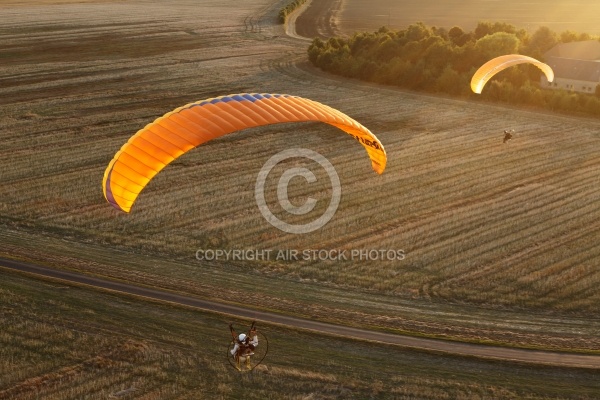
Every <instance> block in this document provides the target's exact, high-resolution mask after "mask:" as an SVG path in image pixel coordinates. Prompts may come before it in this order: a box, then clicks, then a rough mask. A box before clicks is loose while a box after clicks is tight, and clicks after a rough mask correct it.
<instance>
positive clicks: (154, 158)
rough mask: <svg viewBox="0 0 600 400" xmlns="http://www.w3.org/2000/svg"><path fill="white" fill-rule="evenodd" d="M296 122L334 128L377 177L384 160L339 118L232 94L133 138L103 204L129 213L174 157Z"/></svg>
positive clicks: (370, 141) (378, 147)
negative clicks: (358, 147) (363, 153)
mask: <svg viewBox="0 0 600 400" xmlns="http://www.w3.org/2000/svg"><path fill="white" fill-rule="evenodd" d="M301 121H320V122H324V123H327V124H330V125H333V126H335V127H337V128H339V129H341V130H342V131H344V132H346V133H348V134H350V135H352V136H353V137H354V138H356V139H357V140H358V141H359V142H360V143H361V144H362V145H363V146H364V148H365V149H366V150H367V154H368V156H369V158H370V159H371V165H372V167H373V169H374V170H375V171H376V172H377V173H379V174H381V173H383V171H384V169H385V165H386V162H387V157H386V153H385V149H384V148H383V146H382V144H381V142H379V140H378V139H377V138H376V137H375V135H373V134H372V133H371V131H369V130H368V129H367V128H365V127H364V126H362V125H361V124H359V123H358V122H356V121H355V120H354V119H352V118H350V117H348V116H347V115H345V114H344V113H342V112H340V111H338V110H335V109H333V108H331V107H329V106H326V105H324V104H321V103H318V102H316V101H312V100H308V99H304V98H301V97H296V96H290V95H285V94H258V93H253V94H248V93H243V94H236V95H229V96H222V97H216V98H212V99H207V100H203V101H199V102H195V103H190V104H187V105H185V106H183V107H179V108H177V109H175V110H173V111H171V112H169V113H167V114H165V115H164V116H162V117H160V118H158V119H157V120H155V121H154V122H152V123H150V124H148V125H146V126H145V127H144V128H142V129H141V130H139V131H138V132H137V133H136V134H135V135H133V136H132V137H131V138H130V139H129V140H128V141H127V143H125V144H124V145H123V147H121V149H120V150H119V151H118V152H117V153H116V154H115V156H114V158H113V159H112V161H111V162H110V163H109V164H108V167H107V168H106V171H105V172H104V179H103V181H102V189H103V191H104V197H105V198H106V200H107V201H108V202H109V203H110V204H111V205H113V206H114V207H115V208H117V209H118V210H121V211H124V212H129V211H130V210H131V207H132V206H133V203H134V202H135V200H136V198H137V197H138V195H139V194H140V192H141V191H142V190H143V189H144V187H145V186H146V185H147V184H148V182H150V180H151V179H152V178H153V177H154V176H155V175H156V174H157V173H159V172H160V171H161V170H162V169H163V168H164V167H165V166H167V165H168V164H169V163H170V162H171V161H173V160H175V159H176V158H177V157H179V156H181V155H182V154H184V153H186V152H188V151H189V150H191V149H193V148H195V147H197V146H199V145H201V144H202V143H205V142H207V141H209V140H211V139H214V138H217V137H219V136H223V135H226V134H228V133H231V132H235V131H238V130H242V129H246V128H253V127H257V126H263V125H269V124H276V123H284V122H301Z"/></svg>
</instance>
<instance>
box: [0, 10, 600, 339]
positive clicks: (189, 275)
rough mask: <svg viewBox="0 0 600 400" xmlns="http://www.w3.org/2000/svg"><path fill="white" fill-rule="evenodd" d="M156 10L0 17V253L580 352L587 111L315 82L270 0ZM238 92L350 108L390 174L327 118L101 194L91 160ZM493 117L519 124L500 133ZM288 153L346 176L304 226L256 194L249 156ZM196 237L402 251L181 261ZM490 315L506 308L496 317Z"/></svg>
mask: <svg viewBox="0 0 600 400" xmlns="http://www.w3.org/2000/svg"><path fill="white" fill-rule="evenodd" d="M173 4H174V5H168V6H167V5H165V4H163V2H158V1H156V2H153V1H130V2H116V3H111V4H108V3H97V4H70V5H53V6H39V5H36V6H35V10H36V12H35V13H33V12H31V9H29V8H26V7H12V8H11V7H5V8H2V9H0V13H1V14H2V16H3V17H4V19H3V20H5V21H9V22H6V23H4V24H3V26H2V27H0V37H1V38H2V43H3V46H2V48H0V59H2V61H3V62H2V64H1V66H0V90H1V91H2V94H3V95H2V96H1V97H0V154H1V157H0V183H1V185H0V226H1V229H2V230H3V240H2V242H1V243H0V253H2V254H3V255H8V256H13V257H14V256H17V257H21V258H26V259H32V260H36V261H40V260H45V261H44V262H47V263H50V264H53V265H56V266H57V267H60V268H73V269H78V270H82V271H86V272H88V273H91V274H97V275H104V276H109V277H113V278H117V279H126V280H131V281H135V282H138V283H143V284H148V285H151V286H157V287H167V288H169V289H172V290H182V291H185V292H188V293H193V294H201V295H205V296H208V297H211V298H218V299H223V300H225V301H236V300H232V298H234V299H239V298H244V294H247V293H255V292H256V287H257V286H256V285H259V286H260V285H261V283H260V282H261V281H263V283H262V286H261V287H262V288H263V290H262V291H261V292H262V293H264V296H262V298H257V299H256V300H255V302H256V303H255V305H256V306H258V307H263V308H268V309H272V310H273V309H274V310H281V311H284V312H289V313H296V314H301V315H304V313H310V314H311V315H310V316H314V317H317V318H323V319H328V318H329V319H333V320H335V321H336V322H341V323H347V324H353V323H358V322H357V321H358V320H359V317H361V318H363V319H362V320H368V321H369V323H372V326H375V327H378V328H381V329H397V330H399V331H402V332H411V333H415V332H416V333H425V334H435V335H438V336H441V337H451V338H455V339H462V340H474V341H478V340H479V341H491V342H496V343H498V342H500V343H505V344H506V343H513V344H514V343H518V344H519V345H524V346H539V347H551V348H558V349H571V350H573V349H576V350H584V351H595V350H597V349H598V345H597V344H598V341H599V340H600V339H599V336H598V332H599V330H598V326H599V324H600V322H599V321H598V319H597V318H594V317H593V316H596V315H597V312H598V306H599V304H600V294H598V291H597V290H596V288H597V286H598V284H599V283H600V273H599V272H598V265H600V247H598V246H597V243H598V239H599V238H600V223H599V222H598V215H599V212H600V202H599V200H600V190H598V189H597V188H598V182H599V180H600V156H599V155H598V154H599V152H598V151H597V150H598V147H599V146H600V121H598V120H592V119H578V118H567V117H562V116H559V115H552V114H548V113H544V114H543V113H532V112H528V111H526V110H519V109H509V108H501V107H494V106H489V105H485V104H477V103H470V102H463V101H455V100H450V99H445V98H440V97H431V96H422V95H418V94H414V93H407V92H402V91H399V90H392V89H387V88H381V87H377V86H373V85H363V84H360V83H357V82H350V81H346V80H342V79H337V78H333V77H330V76H327V75H325V74H321V73H319V72H318V71H315V70H314V69H312V68H311V67H309V66H308V65H307V63H306V61H305V58H306V57H305V54H306V42H304V41H302V42H299V41H296V40H292V39H290V38H287V37H285V36H284V35H283V28H282V27H280V26H277V25H275V21H276V15H277V12H278V10H279V9H280V7H281V5H282V4H283V2H281V1H279V2H271V1H267V0H263V1H261V0H244V1H240V2H237V3H236V5H235V7H233V6H226V5H223V2H218V1H212V2H205V3H204V4H203V7H202V8H201V9H200V8H198V7H197V5H196V2H193V1H186V0H180V1H178V2H176V3H173ZM141 6H143V10H144V12H143V13H140V12H139V9H140V8H139V7H141ZM244 91H247V92H274V93H290V94H295V95H299V96H303V97H307V98H311V99H314V100H317V101H321V102H323V103H325V104H328V105H331V106H333V107H336V108H338V109H340V110H341V111H343V112H345V113H347V114H348V115H350V116H352V117H354V118H356V119H357V120H359V121H360V122H362V123H363V124H364V125H365V126H367V127H369V128H370V129H371V130H372V131H373V132H374V133H375V134H376V135H377V136H378V137H379V138H380V140H381V141H382V142H383V143H384V145H385V147H386V150H387V153H388V157H389V164H388V168H387V170H386V172H385V173H384V174H383V175H381V176H376V175H375V174H374V173H373V172H372V171H371V168H370V165H369V162H368V160H367V158H366V156H365V154H364V150H363V149H362V148H360V146H359V145H357V144H356V143H355V142H354V141H353V139H351V138H350V137H348V136H346V135H344V134H342V133H340V132H339V131H338V130H336V129H335V128H332V127H329V126H323V125H319V124H295V125H282V126H271V127H265V128H257V129H252V130H248V131H245V132H240V133H236V134H233V135H230V136H228V137H226V138H222V139H218V140H215V141H214V142H211V143H209V144H207V145H204V146H201V147H200V148H199V149H196V150H195V151H192V152H190V153H188V154H186V155H184V156H183V157H181V158H180V159H178V160H177V161H176V162H174V163H173V164H172V165H170V166H169V167H167V168H166V169H165V170H164V171H163V172H162V173H161V174H159V175H158V176H157V177H156V178H155V179H154V180H153V181H152V182H151V183H150V185H149V186H148V187H147V188H146V189H145V190H144V192H143V193H142V195H141V196H140V197H139V199H138V201H137V203H136V205H135V206H134V208H133V212H132V213H131V214H129V215H125V214H119V213H117V212H116V211H115V210H114V209H112V208H111V207H110V206H109V205H108V204H107V203H106V202H105V201H104V199H103V197H102V189H101V181H102V176H103V173H104V169H105V168H106V166H107V164H108V162H109V161H110V160H111V158H112V157H113V155H114V153H115V152H116V151H117V150H118V149H119V148H120V146H121V145H122V144H123V143H125V141H126V140H127V139H128V138H129V137H130V136H131V135H132V134H133V133H134V132H135V131H137V130H138V129H139V128H141V127H143V126H144V125H145V124H147V123H149V122H151V121H152V120H154V119H155V118H156V117H158V116H161V115H162V114H164V113H165V112H167V111H170V110H172V109H174V108H176V107H178V106H181V105H183V104H186V103H188V102H191V101H195V100H201V99H204V98H208V97H212V96H218V95H223V94H229V93H237V92H244ZM506 128H514V129H515V130H516V132H517V134H516V135H515V139H513V141H512V142H510V143H509V144H508V145H504V144H502V130H503V129H506ZM290 147H306V148H310V149H312V150H315V151H317V152H319V153H320V154H322V155H324V156H325V157H326V158H327V159H328V160H330V161H331V163H332V164H333V165H334V167H335V169H336V171H337V173H338V175H339V177H340V180H341V183H342V188H343V195H342V201H341V203H340V207H339V209H338V211H337V213H336V214H335V217H334V218H333V219H332V220H331V221H330V222H329V223H328V224H327V225H326V226H325V227H324V228H323V229H322V230H320V231H317V232H315V233H312V234H308V235H289V234H284V233H282V232H280V231H279V230H277V229H275V228H273V227H272V226H271V225H269V224H268V223H267V222H266V221H265V220H264V219H263V218H262V216H261V214H260V212H259V210H258V208H257V206H256V202H255V199H254V184H255V181H256V176H257V173H258V171H259V170H260V168H261V167H262V165H263V164H264V163H265V162H266V161H267V160H268V159H269V158H270V157H271V156H273V155H274V154H275V153H277V152H279V151H281V150H285V149H288V148H290ZM319 177H322V176H319ZM329 189H330V188H328V187H327V182H322V180H320V181H319V183H317V184H316V185H303V184H302V183H301V182H300V183H298V182H297V183H295V184H293V185H292V186H291V187H290V195H291V196H290V197H291V200H292V201H295V202H298V203H299V204H301V203H302V202H303V201H305V200H306V198H307V197H315V198H317V199H319V200H322V199H326V198H327V195H328V194H329ZM274 191H275V190H274V189H273V190H272V192H274ZM271 194H272V193H271ZM324 207H325V205H324V203H319V205H318V206H317V207H316V209H315V213H317V214H318V212H319V211H320V210H322V209H323V208H324ZM311 215H312V214H311ZM311 215H309V217H310V216H311ZM207 248H208V249H214V248H218V249H271V250H275V251H277V250H287V249H295V250H300V251H302V250H307V249H342V250H343V249H346V250H349V251H350V250H353V249H363V250H369V249H392V250H398V249H401V250H403V252H404V254H405V258H404V259H402V260H392V261H385V262H380V260H370V261H368V260H367V261H365V260H358V261H348V260H341V261H336V262H332V261H319V260H317V261H303V260H300V261H298V262H296V261H278V260H267V261H264V262H263V261H243V262H241V261H222V262H216V261H215V262H210V263H203V262H199V261H198V260H196V258H195V255H196V251H197V250H198V249H207ZM115 260H118V262H115ZM165 265H168V266H169V268H165V267H164V266H165ZM210 270H214V271H219V273H216V272H215V275H211V274H206V271H210ZM233 275H235V276H236V279H239V282H237V281H236V286H234V287H232V286H233V285H232V284H231V280H228V278H229V279H232V278H231V276H233ZM247 282H252V283H253V284H249V283H247ZM264 282H269V284H266V283H264ZM273 282H274V283H273ZM271 283H273V284H271ZM224 288H226V289H227V290H225V289H224ZM325 293H327V294H326V295H325ZM257 297H258V296H257ZM371 299H373V300H371ZM344 300H347V302H344ZM369 302H372V303H375V305H372V304H366V303H369ZM389 304H392V305H394V307H392V306H389V307H388V305H389ZM405 304H409V305H410V307H408V308H407V309H408V310H409V311H407V309H404V308H403V307H404V305H405ZM395 307H397V309H396V308H395ZM463 307H464V308H463ZM388 308H389V309H392V308H393V309H394V311H389V310H388ZM421 308H423V309H427V310H431V309H436V310H441V311H440V312H439V314H436V313H435V312H433V313H432V314H431V315H429V314H428V315H427V316H425V317H423V316H422V315H421V314H419V311H418V310H419V309H421ZM399 309H400V310H399ZM415 310H417V311H415ZM466 310H472V311H473V312H477V313H478V318H477V321H472V318H471V317H470V315H472V314H470V312H471V311H466ZM499 310H501V311H499ZM501 312H509V313H514V314H511V315H515V316H516V317H515V319H514V320H511V321H513V322H511V323H508V322H506V325H503V323H504V322H505V321H506V320H507V319H506V318H500V317H499V316H498V315H502V316H503V317H504V316H505V314H501ZM353 313H355V314H353ZM388 313H390V314H392V316H390V315H389V314H388ZM411 313H412V314H413V315H418V317H413V318H411V317H409V315H410V314H411ZM424 314H426V313H424ZM456 315H459V317H456ZM420 318H423V319H426V322H423V320H421V319H420ZM362 320H361V321H362ZM449 321H453V323H455V324H456V326H454V325H453V324H452V323H451V322H449ZM490 321H491V322H490ZM514 321H519V322H518V323H516V322H514ZM523 321H532V322H531V325H527V328H521V327H522V326H524V325H521V322H523ZM563 321H568V322H563ZM486 324H487V325H486ZM482 325H485V329H483V328H482ZM454 329H456V331H454ZM519 329H523V331H518V330H519ZM480 330H481V331H485V333H484V334H481V331H480Z"/></svg>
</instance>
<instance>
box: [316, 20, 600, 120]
mask: <svg viewBox="0 0 600 400" xmlns="http://www.w3.org/2000/svg"><path fill="white" fill-rule="evenodd" d="M590 39H595V40H599V39H598V38H597V37H592V36H590V35H588V34H586V33H583V34H581V33H575V32H572V31H565V32H562V33H561V34H557V33H556V32H554V31H552V30H551V29H549V28H548V27H544V26H543V27H540V28H538V29H537V30H536V31H535V32H533V33H532V34H529V33H528V32H527V31H526V30H524V29H517V28H516V27H515V26H513V25H511V24H507V23H503V22H495V23H492V22H480V23H478V24H477V26H476V28H475V29H474V30H473V31H471V32H466V31H464V30H463V29H461V28H460V27H457V26H455V27H453V28H451V29H449V30H448V29H445V28H436V27H430V26H426V25H425V24H423V23H421V22H418V23H416V24H412V25H410V26H408V27H407V28H406V29H402V30H391V29H388V28H386V27H381V28H380V29H379V30H378V31H376V32H372V33H371V32H357V33H355V34H354V35H353V36H352V37H350V38H343V37H332V38H330V39H328V40H326V41H324V40H322V39H319V38H315V39H314V40H313V42H312V43H311V45H310V46H309V48H308V58H309V60H310V61H311V62H312V63H313V64H314V65H315V66H317V67H319V68H321V69H322V70H324V71H327V72H331V73H334V74H338V75H342V76H345V77H349V78H356V79H361V80H365V81H370V82H376V83H381V84H386V85H395V86H399V87H403V88H407V89H412V90H419V91H426V92H432V93H447V94H451V95H454V96H460V97H472V98H478V99H482V100H486V101H493V102H503V103H510V104H522V105H531V106H534V107H539V108H545V109H550V110H553V111H561V112H568V113H582V114H587V115H594V116H600V85H598V86H597V87H596V91H595V94H585V93H577V92H572V91H566V90H556V89H553V90H549V89H543V88H541V87H540V76H541V72H540V71H539V69H537V68H536V67H534V66H532V65H529V64H523V65H518V66H516V67H512V68H509V69H507V70H505V71H503V72H501V73H500V74H498V75H496V76H495V77H494V78H492V79H491V80H490V81H489V82H488V83H487V85H486V87H485V89H484V90H483V92H482V94H481V95H475V94H473V93H472V92H471V89H470V81H471V77H472V76H473V74H474V73H475V71H476V70H477V68H479V67H480V66H481V65H483V64H484V63H485V62H486V61H488V60H490V59H492V58H494V57H497V56H500V55H504V54H523V55H527V56H530V57H533V58H536V59H538V60H540V61H544V60H543V58H544V57H543V54H544V53H545V52H547V51H548V50H550V49H551V48H552V47H554V46H555V45H556V44H559V43H568V42H573V41H580V40H590ZM476 96H477V97H476Z"/></svg>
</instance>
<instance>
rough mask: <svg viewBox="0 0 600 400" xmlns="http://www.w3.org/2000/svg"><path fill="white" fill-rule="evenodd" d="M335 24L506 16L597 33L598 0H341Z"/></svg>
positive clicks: (454, 22)
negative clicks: (524, 0)
mask: <svg viewBox="0 0 600 400" xmlns="http://www.w3.org/2000/svg"><path fill="white" fill-rule="evenodd" d="M338 8H339V10H340V11H341V12H340V13H339V14H338V15H337V18H336V22H337V28H338V29H339V30H340V31H341V32H343V33H345V34H348V35H351V34H353V33H354V32H355V31H373V30H376V29H378V28H379V27H381V26H384V25H386V26H390V27H392V28H394V29H399V28H404V27H406V26H408V25H410V24H413V23H415V22H417V21H421V22H424V23H425V24H426V25H434V26H439V27H445V28H447V29H450V28H452V27H453V26H460V27H461V28H463V29H466V30H471V29H473V28H475V25H476V24H477V22H478V21H492V22H507V23H509V24H513V25H515V26H517V27H518V28H523V29H526V30H528V31H535V30H536V29H537V28H538V27H540V26H547V27H548V28H550V29H552V30H554V31H556V32H562V31H566V30H570V31H575V32H587V33H589V34H591V35H599V34H600V25H599V24H598V15H600V4H599V3H597V2H595V1H588V0H550V1H545V0H531V1H526V2H523V1H517V0H462V1H461V0H444V1H436V0H418V1H417V0H408V1H406V0H404V1H397V0H370V1H359V0H341V3H340V6H339V7H338Z"/></svg>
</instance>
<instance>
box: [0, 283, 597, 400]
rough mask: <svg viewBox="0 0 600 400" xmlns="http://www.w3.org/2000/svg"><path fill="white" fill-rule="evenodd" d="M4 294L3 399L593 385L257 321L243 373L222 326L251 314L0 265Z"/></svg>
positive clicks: (357, 394) (563, 372)
mask: <svg viewBox="0 0 600 400" xmlns="http://www.w3.org/2000/svg"><path fill="white" fill-rule="evenodd" d="M0 304H1V305H2V306H1V307H0V377H2V379H0V399H7V400H8V399H10V400H17V399H18V400H28V399H37V400H41V399H51V400H63V399H64V400H68V399H81V398H85V399H120V398H121V399H133V398H136V399H165V398H166V399H173V398H178V399H179V398H186V399H203V398H207V399H240V398H243V399H261V400H262V399H284V398H285V399H306V398H309V399H310V398H318V399H343V398H374V399H389V398H393V397H396V398H443V397H445V396H451V397H452V398H461V397H465V398H501V397H504V398H516V397H520V398H561V399H567V398H577V399H593V398H597V397H598V395H599V394H600V383H599V382H598V380H597V379H594V378H595V374H596V372H595V371H588V370H573V369H565V368H555V367H552V368H550V367H542V368H539V369H533V368H531V367H528V366H523V365H519V364H510V363H500V362H489V361H478V360H474V359H470V358H462V357H449V356H440V355H436V354H428V353H425V352H418V351H412V350H405V349H401V348H396V347H389V346H382V345H378V344H374V343H365V342H356V341H350V340H346V339H344V338H334V337H327V336H323V335H318V334H312V333H306V332H298V331H297V330H293V329H286V328H283V327H277V326H269V325H265V324H260V323H259V325H258V329H260V330H261V331H262V332H263V334H264V335H267V337H268V340H269V344H270V346H269V354H268V355H267V358H266V359H265V360H264V363H263V364H261V365H260V366H259V367H258V368H257V369H256V370H255V371H254V372H253V373H251V374H243V375H240V374H239V373H238V372H237V371H234V370H233V369H232V368H231V367H230V366H229V364H228V363H227V361H226V359H225V351H226V349H227V344H228V340H229V337H228V335H229V331H228V328H227V324H228V323H229V322H234V325H235V327H237V328H240V327H241V326H244V325H245V324H247V323H248V321H241V320H237V319H225V318H224V317H223V316H219V315H214V314H210V313H201V312H197V311H194V310H189V309H185V308H182V307H175V306H172V305H165V304H157V303H154V302H148V301H147V300H145V299H144V300H143V299H136V298H131V297H125V296H119V295H116V294H111V293H102V292H97V291H95V290H93V289H90V288H87V287H86V288H82V287H77V286H71V285H65V284H63V283H59V282H48V281H37V280H35V279H31V278H28V277H25V276H22V275H20V274H13V273H10V272H7V273H3V275H2V285H1V287H0ZM261 344H262V345H264V343H259V346H260V345H261ZM573 387H576V388H577V391H576V393H577V395H576V396H574V395H573V392H574V390H573Z"/></svg>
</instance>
